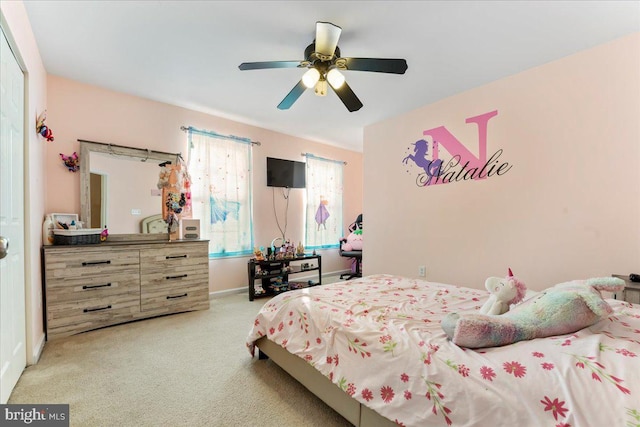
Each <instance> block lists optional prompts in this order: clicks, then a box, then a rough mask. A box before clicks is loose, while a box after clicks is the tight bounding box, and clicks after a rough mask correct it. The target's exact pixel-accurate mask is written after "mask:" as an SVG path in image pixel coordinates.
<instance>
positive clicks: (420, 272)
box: [418, 265, 427, 277]
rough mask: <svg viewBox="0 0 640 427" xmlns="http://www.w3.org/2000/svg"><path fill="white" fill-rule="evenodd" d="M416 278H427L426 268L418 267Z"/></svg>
mask: <svg viewBox="0 0 640 427" xmlns="http://www.w3.org/2000/svg"><path fill="white" fill-rule="evenodd" d="M418 276H420V277H427V267H425V266H424V265H421V266H420V267H418Z"/></svg>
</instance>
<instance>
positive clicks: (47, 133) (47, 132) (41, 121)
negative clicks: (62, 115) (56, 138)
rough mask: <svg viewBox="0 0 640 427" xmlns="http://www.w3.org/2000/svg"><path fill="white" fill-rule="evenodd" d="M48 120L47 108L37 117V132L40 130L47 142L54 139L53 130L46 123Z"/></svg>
mask: <svg viewBox="0 0 640 427" xmlns="http://www.w3.org/2000/svg"><path fill="white" fill-rule="evenodd" d="M46 120H47V110H44V111H43V112H42V113H41V114H40V115H39V116H38V118H37V119H36V132H38V133H39V134H40V135H41V136H42V137H43V138H45V139H46V140H47V142H52V141H53V132H52V131H51V129H49V127H48V126H47V125H46V124H45V121H46Z"/></svg>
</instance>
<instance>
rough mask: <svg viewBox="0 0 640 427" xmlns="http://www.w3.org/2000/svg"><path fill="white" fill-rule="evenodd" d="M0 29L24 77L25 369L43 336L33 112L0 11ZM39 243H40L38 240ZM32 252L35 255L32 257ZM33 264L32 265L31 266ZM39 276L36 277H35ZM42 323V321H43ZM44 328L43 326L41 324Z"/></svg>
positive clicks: (39, 350) (26, 83) (24, 69)
mask: <svg viewBox="0 0 640 427" xmlns="http://www.w3.org/2000/svg"><path fill="white" fill-rule="evenodd" d="M0 27H1V28H2V31H3V32H4V35H5V37H6V39H7V42H8V43H9V47H10V48H11V51H12V52H13V55H14V57H15V59H16V62H17V63H18V66H19V67H20V69H21V70H22V73H23V75H24V93H23V98H24V111H23V114H22V116H23V138H22V147H23V150H24V151H23V169H22V175H23V180H22V184H23V193H24V198H23V207H24V219H23V221H24V230H23V238H24V282H25V283H24V293H25V295H24V299H25V305H24V307H25V344H26V353H27V354H26V356H27V366H29V365H34V364H36V363H37V362H38V359H39V358H40V355H41V353H42V350H43V349H44V344H45V335H44V333H43V334H42V336H41V338H40V339H39V340H38V342H37V343H36V342H34V341H35V339H36V338H35V337H34V335H33V333H32V332H33V329H34V317H35V316H37V315H38V313H40V314H42V313H43V312H44V310H43V300H42V298H40V300H39V303H38V302H35V303H34V297H35V296H38V295H41V292H42V290H41V289H42V286H34V280H37V281H38V282H39V283H40V284H41V283H42V277H41V268H36V267H38V266H40V264H41V263H40V262H37V263H35V262H34V261H33V259H34V258H35V257H39V256H40V251H39V249H40V248H39V247H37V248H35V247H34V245H33V244H32V242H31V238H32V231H31V230H32V228H33V227H32V224H34V223H38V224H39V223H40V221H39V220H37V221H36V220H35V219H34V216H35V215H34V213H33V212H31V209H30V207H31V200H30V198H29V194H30V190H31V185H30V180H29V171H30V169H31V168H30V162H29V159H30V151H31V150H30V147H29V141H30V139H31V133H32V131H33V132H34V133H35V111H34V126H33V129H32V128H31V127H30V126H29V121H30V120H29V118H30V115H29V111H31V109H32V105H31V102H30V98H29V88H30V76H29V69H28V67H27V65H26V62H25V60H24V58H23V56H22V53H21V51H20V47H19V46H18V43H17V42H16V40H15V38H14V36H13V33H12V31H11V27H10V26H9V23H8V22H7V20H6V18H5V16H4V13H3V12H2V10H1V9H0ZM39 228H40V227H39V226H38V229H39ZM38 240H40V239H38ZM34 251H36V252H37V255H35V254H34ZM34 264H35V265H34ZM36 276H38V277H36ZM43 322H44V321H43ZM43 324H44V323H43Z"/></svg>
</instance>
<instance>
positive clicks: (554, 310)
mask: <svg viewBox="0 0 640 427" xmlns="http://www.w3.org/2000/svg"><path fill="white" fill-rule="evenodd" d="M623 288H624V281H623V280H621V279H618V278H616V277H596V278H592V279H587V280H574V281H571V282H565V283H560V284H557V285H555V286H553V287H551V288H548V289H546V290H545V291H543V292H540V293H539V294H537V295H536V296H534V297H532V298H529V299H527V300H526V301H525V302H523V303H522V304H518V305H517V306H515V307H514V308H513V309H511V310H509V311H508V312H507V313H505V314H503V315H501V316H490V315H486V314H479V313H459V314H458V313H449V314H447V315H446V316H445V317H444V318H443V319H442V322H441V326H442V329H443V330H444V332H445V333H446V334H447V337H449V339H450V340H451V341H452V342H453V343H454V344H457V345H459V346H461V347H467V348H482V347H495V346H501V345H507V344H512V343H514V342H518V341H522V340H532V339H534V338H544V337H550V336H554V335H564V334H570V333H573V332H576V331H579V330H580V329H583V328H586V327H588V326H591V325H593V324H595V323H597V322H599V321H600V320H601V319H603V318H604V317H606V316H608V315H609V314H611V313H612V312H613V310H612V308H611V306H609V304H608V303H607V302H606V301H605V300H604V299H603V298H602V295H601V294H600V292H601V291H607V292H617V291H620V290H622V289H623Z"/></svg>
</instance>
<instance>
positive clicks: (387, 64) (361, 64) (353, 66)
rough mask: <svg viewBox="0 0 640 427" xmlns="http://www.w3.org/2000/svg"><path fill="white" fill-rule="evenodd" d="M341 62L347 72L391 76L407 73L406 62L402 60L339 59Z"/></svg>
mask: <svg viewBox="0 0 640 427" xmlns="http://www.w3.org/2000/svg"><path fill="white" fill-rule="evenodd" d="M341 60H344V61H345V65H346V67H347V70H353V71H373V72H376V73H392V74H404V72H405V71H407V61H406V60H404V59H386V58H341Z"/></svg>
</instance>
